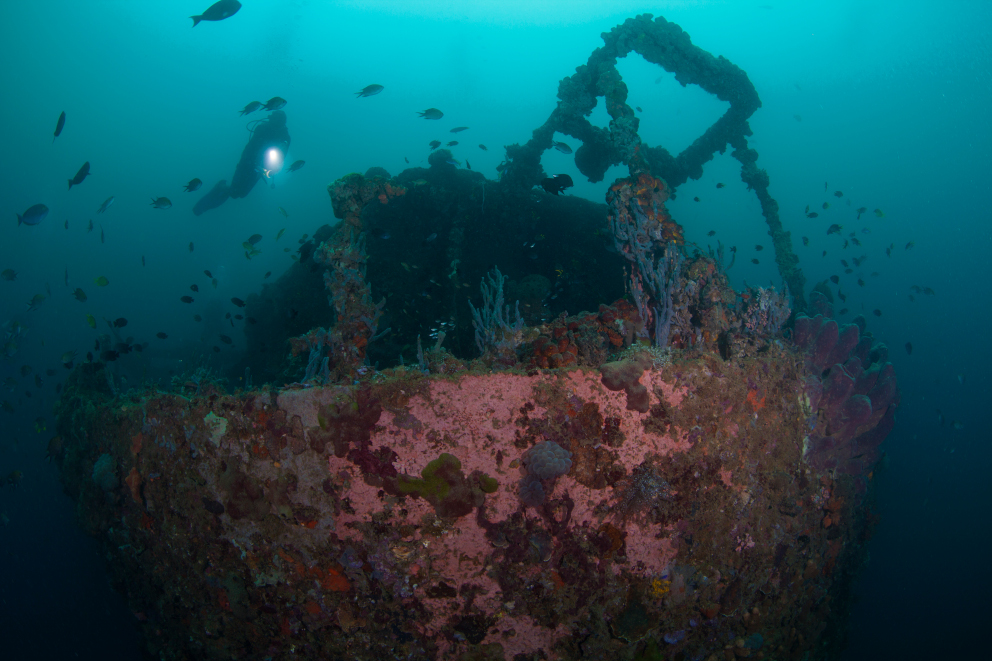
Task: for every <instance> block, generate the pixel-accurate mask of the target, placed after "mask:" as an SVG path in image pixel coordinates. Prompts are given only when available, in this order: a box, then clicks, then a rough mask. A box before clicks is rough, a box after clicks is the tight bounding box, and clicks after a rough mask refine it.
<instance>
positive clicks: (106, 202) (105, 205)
mask: <svg viewBox="0 0 992 661" xmlns="http://www.w3.org/2000/svg"><path fill="white" fill-rule="evenodd" d="M113 203H114V196H113V195H111V196H110V197H108V198H107V199H106V200H104V201H103V204H101V205H100V208H99V209H97V210H96V212H97V213H103V212H104V211H106V210H107V209H109V208H110V205H111V204H113Z"/></svg>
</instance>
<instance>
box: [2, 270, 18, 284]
mask: <svg viewBox="0 0 992 661" xmlns="http://www.w3.org/2000/svg"><path fill="white" fill-rule="evenodd" d="M0 278H3V279H4V280H6V281H7V282H13V281H14V280H17V271H15V270H14V269H4V270H3V272H0Z"/></svg>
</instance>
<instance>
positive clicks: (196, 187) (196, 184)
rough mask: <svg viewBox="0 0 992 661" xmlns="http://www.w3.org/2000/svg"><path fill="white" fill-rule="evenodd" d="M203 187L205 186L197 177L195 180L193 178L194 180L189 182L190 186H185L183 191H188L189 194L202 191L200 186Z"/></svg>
mask: <svg viewBox="0 0 992 661" xmlns="http://www.w3.org/2000/svg"><path fill="white" fill-rule="evenodd" d="M202 185H203V182H202V181H200V180H199V179H197V178H196V177H194V178H192V179H190V180H189V183H188V184H186V185H185V186H183V190H184V191H186V192H187V193H192V192H193V191H195V190H200V186H202Z"/></svg>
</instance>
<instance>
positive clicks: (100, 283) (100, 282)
mask: <svg viewBox="0 0 992 661" xmlns="http://www.w3.org/2000/svg"><path fill="white" fill-rule="evenodd" d="M93 284H95V285H96V286H97V287H106V286H107V285H109V284H110V280H108V279H107V276H105V275H101V276H99V277H97V278H94V279H93Z"/></svg>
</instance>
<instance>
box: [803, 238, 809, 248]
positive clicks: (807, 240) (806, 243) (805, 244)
mask: <svg viewBox="0 0 992 661" xmlns="http://www.w3.org/2000/svg"><path fill="white" fill-rule="evenodd" d="M803 245H804V246H808V245H809V237H808V236H804V237H803Z"/></svg>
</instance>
